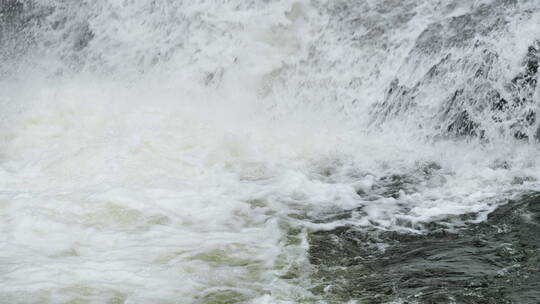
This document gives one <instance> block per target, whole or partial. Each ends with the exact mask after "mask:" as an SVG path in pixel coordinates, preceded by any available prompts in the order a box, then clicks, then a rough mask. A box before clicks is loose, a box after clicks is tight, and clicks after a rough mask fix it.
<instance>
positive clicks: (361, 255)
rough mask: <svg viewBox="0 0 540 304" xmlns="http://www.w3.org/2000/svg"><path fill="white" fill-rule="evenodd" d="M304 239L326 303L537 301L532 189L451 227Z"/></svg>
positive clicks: (536, 210)
mask: <svg viewBox="0 0 540 304" xmlns="http://www.w3.org/2000/svg"><path fill="white" fill-rule="evenodd" d="M434 226H436V225H434ZM309 242H310V245H311V248H310V252H309V254H310V261H311V263H312V264H314V265H316V269H317V270H316V272H315V279H316V280H318V282H319V285H318V286H317V287H316V288H315V289H314V291H315V292H316V293H318V294H321V295H324V297H325V298H326V299H327V300H328V301H329V303H342V302H345V301H349V300H358V301H359V302H360V303H388V302H392V301H402V303H540V193H533V194H529V195H526V196H524V197H523V198H522V199H520V200H515V201H508V203H507V204H505V205H502V206H501V207H499V208H498V209H497V210H496V211H495V212H493V213H491V214H490V215H489V218H488V220H487V221H486V222H483V223H480V224H475V225H471V226H470V227H468V228H466V229H463V230H461V231H459V232H457V233H449V232H447V231H445V230H444V229H441V228H437V227H433V229H432V230H431V231H429V232H428V233H425V234H422V235H413V234H403V233H397V232H377V231H365V230H359V229H356V228H355V227H340V228H337V229H334V230H332V231H319V232H314V233H312V234H311V235H310V237H309ZM380 244H386V245H387V246H388V247H386V248H385V249H384V250H382V249H381V248H380V247H381V246H380Z"/></svg>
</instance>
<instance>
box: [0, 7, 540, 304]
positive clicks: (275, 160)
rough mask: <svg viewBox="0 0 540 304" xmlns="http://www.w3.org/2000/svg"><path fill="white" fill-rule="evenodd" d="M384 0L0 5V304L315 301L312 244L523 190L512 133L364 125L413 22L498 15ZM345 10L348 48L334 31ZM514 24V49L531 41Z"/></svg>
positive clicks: (484, 206)
mask: <svg viewBox="0 0 540 304" xmlns="http://www.w3.org/2000/svg"><path fill="white" fill-rule="evenodd" d="M10 2H12V3H22V2H17V1H7V2H5V3H3V2H0V3H3V5H8V4H9V3H10ZM398 2H399V1H366V3H365V4H362V5H360V4H358V5H357V7H356V9H351V8H350V6H353V7H354V3H352V2H351V3H349V2H348V1H340V2H339V3H326V2H325V1H307V0H306V1H295V2H291V1H185V2H184V1H163V2H156V1H150V0H148V1H146V0H144V1H96V2H87V1H81V3H75V2H74V3H70V2H68V1H31V2H28V3H25V4H21V5H20V6H17V9H16V10H15V9H13V10H12V11H15V13H13V12H12V13H10V14H13V16H11V15H9V16H11V17H9V18H8V17H6V16H8V15H6V14H7V13H6V12H4V19H2V20H3V21H4V22H8V21H9V22H11V23H13V24H14V25H13V26H11V27H10V26H4V27H3V28H2V34H3V36H1V37H2V38H3V42H4V43H3V45H4V47H3V49H2V57H0V58H1V59H2V63H3V67H2V68H1V69H0V71H1V72H2V73H1V75H2V78H1V79H0V109H1V112H0V303H14V304H15V303H129V304H135V303H333V302H331V301H330V300H328V299H327V298H325V295H324V292H322V293H321V292H316V291H314V286H317V284H319V282H318V281H317V280H316V279H315V278H314V277H313V273H314V271H315V270H316V267H317V266H316V265H313V264H312V263H311V262H310V253H309V249H310V242H309V235H310V233H313V232H316V231H331V230H332V229H335V228H337V227H344V226H347V227H356V228H357V229H376V230H380V231H397V232H399V233H406V234H412V235H422V234H423V233H425V232H426V231H427V230H429V229H430V227H431V225H432V224H433V223H436V224H437V225H440V226H442V227H444V229H446V230H447V231H450V232H452V231H459V229H462V228H463V227H466V226H467V225H472V224H477V223H482V222H484V221H486V219H487V218H488V215H489V214H490V213H492V212H493V211H494V210H496V209H497V207H498V206H500V205H503V204H505V203H506V202H507V201H508V199H514V198H517V197H519V196H520V195H522V194H523V193H529V192H531V191H538V190H540V182H539V180H540V170H539V169H540V163H539V159H540V158H539V156H540V152H539V151H538V147H537V145H536V143H535V142H534V139H533V138H532V136H531V137H530V138H528V140H518V139H514V138H509V137H508V136H507V135H506V133H505V134H504V136H501V137H496V136H492V137H490V138H488V140H483V139H482V138H478V137H474V136H472V137H457V138H456V137H452V136H441V134H440V132H439V131H436V132H435V131H432V129H430V127H426V126H424V127H423V128H420V129H416V127H417V123H418V122H419V121H420V120H422V121H423V120H425V121H427V123H426V124H425V125H427V126H431V125H432V124H435V123H432V122H430V119H431V116H430V115H429V114H426V113H431V112H429V111H433V109H439V108H437V107H435V106H433V108H429V107H428V111H427V112H422V111H423V109H426V108H425V107H424V108H420V109H415V110H411V111H412V112H407V111H409V110H407V111H406V112H405V113H408V116H407V118H403V119H400V118H399V117H398V118H397V119H392V120H388V121H385V122H384V123H383V124H378V123H377V124H374V123H373V118H372V116H370V115H371V113H375V114H374V115H376V114H377V112H376V111H375V112H373V110H372V109H373V108H374V107H373V105H374V104H376V103H378V102H380V101H381V100H383V99H384V98H385V95H388V94H387V92H386V91H387V87H388V86H389V85H390V84H391V83H392V80H393V79H394V77H396V73H398V74H399V73H401V74H407V73H409V72H410V70H409V68H408V67H409V65H412V64H413V63H411V62H412V61H413V60H412V59H411V58H408V57H407V54H411V53H410V52H413V54H414V49H415V43H416V39H417V38H418V37H419V36H421V35H422V33H424V30H425V28H426V26H427V25H428V24H430V23H432V22H436V21H439V20H445V18H452V17H453V16H459V15H461V14H466V13H467V12H469V11H474V10H476V9H477V8H478V7H482V5H491V4H493V3H495V4H493V5H495V6H496V5H498V4H497V3H498V2H497V1H476V2H475V4H467V3H466V2H467V1H447V2H448V3H446V4H445V3H442V4H441V3H438V2H437V3H431V2H430V1H418V3H419V4H415V3H416V2H415V1H404V3H402V4H400V3H398ZM420 2H422V3H420ZM434 2H436V1H434ZM439 2H444V1H439ZM340 5H341V6H340ZM347 5H348V6H349V7H345V8H344V7H342V6H347ZM381 7H382V8H386V9H387V10H388V11H384V10H383V9H382V8H381ZM531 7H532V8H533V11H532V12H529V13H530V14H533V15H534V14H536V15H534V16H538V11H535V10H534V9H535V8H536V7H535V6H534V5H532V4H531ZM443 8H444V9H443ZM529 10H531V9H530V8H529ZM343 11H347V12H351V11H354V12H356V13H357V14H358V15H359V16H357V17H356V18H360V19H362V18H364V19H362V20H363V21H362V22H364V24H363V25H362V26H363V27H364V28H365V29H364V31H365V33H364V34H363V35H364V36H361V35H360V34H358V33H356V34H358V35H357V36H355V37H356V38H354V39H352V40H350V41H344V40H343V39H344V37H349V36H350V35H351V34H350V33H347V32H344V31H343V28H342V26H344V24H345V23H339V22H337V21H336V20H340V19H339V18H340V16H341V18H342V19H343V18H345V19H347V18H349V19H350V20H353V19H351V18H352V17H351V18H350V17H349V16H347V14H345V17H343V16H342V13H341V12H343ZM10 12H11V11H10ZM406 12H407V14H408V13H411V14H413V16H409V15H407V14H406ZM17 16H19V17H17ZM20 16H22V17H20ZM381 18H382V19H381ZM385 18H386V19H385ZM349 19H347V20H348V21H350V20H349ZM518 19H519V16H516V17H515V20H518ZM20 20H24V21H20ZM354 20H356V19H354ZM354 20H353V21H354ZM381 20H384V22H383V21H381ZM519 20H521V19H519ZM537 20H538V19H537ZM357 21H358V20H356V21H355V22H357ZM515 22H516V23H519V22H518V21H515ZM523 22H526V26H527V27H523V28H525V29H526V30H524V32H526V33H523V35H521V36H520V37H521V39H522V40H523V41H522V40H518V38H515V40H511V41H510V42H508V44H511V43H514V42H516V41H520V43H516V44H515V47H516V49H518V51H519V53H518V55H519V56H517V55H516V57H519V58H522V57H524V56H525V55H526V54H527V45H528V44H527V43H529V41H530V40H531V39H533V38H532V37H534V35H536V32H535V31H534V29H538V27H537V26H538V24H536V23H534V21H523ZM6 24H7V23H6ZM347 24H349V23H347ZM520 24H521V23H520ZM513 26H514V25H512V24H511V25H509V28H510V29H512V28H513ZM372 29H376V31H375V33H372V32H371V30H372ZM19 30H20V31H19ZM377 31H378V32H377ZM370 33H371V34H370ZM356 34H355V35H356ZM369 35H375V36H376V37H372V38H370V36H369ZM358 37H360V38H361V39H360V38H358ZM512 37H514V36H512ZM359 39H360V40H359ZM369 39H372V40H369ZM486 39H487V38H486ZM355 44H360V45H361V46H356V45H355ZM500 48H501V49H504V47H500ZM21 50H23V51H21ZM383 50H387V51H383ZM454 52H455V51H454ZM15 54H17V55H15ZM504 56H507V57H508V58H509V59H508V61H504V62H513V64H514V65H515V66H519V65H520V62H518V60H517V59H515V58H510V57H513V56H512V52H510V51H508V52H507V53H501V55H500V57H501V58H503V59H504V58H505V57H504ZM503 59H500V60H501V61H503ZM416 64H420V63H416ZM421 64H424V65H426V66H428V67H429V64H431V63H421ZM398 69H399V71H398ZM422 69H423V70H426V69H427V68H425V67H423V68H422ZM518 70H519V69H518V68H513V70H512V72H515V73H518V72H519V71H518ZM396 71H398V72H396ZM414 73H420V72H418V71H415V72H414ZM414 73H411V75H416V74H414ZM460 73H461V72H460ZM515 73H514V74H515ZM452 75H454V76H455V74H452ZM456 75H458V74H456ZM459 75H460V74H459ZM411 77H413V76H411ZM456 77H457V76H456ZM413 80H414V79H412V80H411V79H409V82H411V83H413V82H415V81H413ZM434 90H435V89H433V88H430V89H429V90H427V93H426V92H423V93H422V94H424V95H426V94H433V100H436V98H435V97H437V96H438V95H437V94H438V93H439V92H437V91H434ZM439 90H440V88H439ZM535 92H536V91H535ZM535 94H536V95H534V97H533V98H534V101H535V102H537V101H538V100H537V99H536V98H537V97H538V93H535ZM404 95H405V94H404ZM420 96H422V95H420ZM426 100H431V99H429V98H427V99H426ZM434 102H435V101H434ZM424 103H426V104H427V103H428V102H427V101H424ZM441 103H442V101H441ZM375 108H376V107H375ZM459 111H461V110H459ZM516 111H517V110H516ZM411 113H412V114H411ZM418 113H420V114H418ZM482 113H484V112H482ZM472 115H473V114H471V116H472ZM491 126H492V125H491V124H489V123H488V124H486V125H485V126H484V127H485V128H486V129H487V128H490V127H491ZM497 127H498V125H497ZM433 128H435V127H433ZM494 128H495V127H493V130H495V129H494ZM530 128H531V130H532V128H533V126H531V127H530ZM418 130H420V131H418ZM489 130H491V129H489ZM489 130H488V131H489ZM512 130H513V129H512ZM430 132H431V133H430ZM489 132H491V131H489ZM489 132H487V133H486V134H498V133H497V132H496V131H492V132H491V133H489ZM531 132H534V130H532V131H531ZM531 134H532V133H531ZM459 135H461V134H459ZM341 211H347V212H350V214H349V216H347V217H334V215H335V214H338V213H340V212H341ZM376 246H377V247H378V249H380V250H384V249H385V248H386V247H387V244H385V243H384V242H381V243H379V244H376ZM328 288H331V286H330V287H328ZM351 301H354V299H351ZM351 303H352V302H351Z"/></svg>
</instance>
